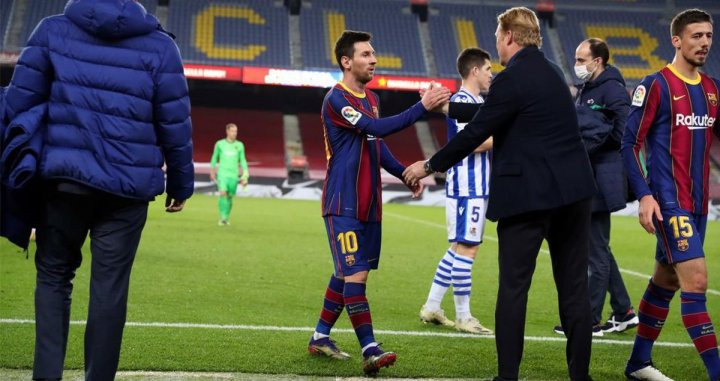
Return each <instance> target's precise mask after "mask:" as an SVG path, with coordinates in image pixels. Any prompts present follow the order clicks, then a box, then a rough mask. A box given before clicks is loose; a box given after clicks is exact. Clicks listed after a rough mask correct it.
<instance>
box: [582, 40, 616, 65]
mask: <svg viewBox="0 0 720 381" xmlns="http://www.w3.org/2000/svg"><path fill="white" fill-rule="evenodd" d="M583 42H587V43H588V47H589V48H590V55H591V56H592V58H598V57H600V58H602V65H603V67H605V66H607V64H608V61H609V60H610V49H608V46H607V43H606V42H605V41H603V40H601V39H599V38H588V39H587V40H585V41H583Z"/></svg>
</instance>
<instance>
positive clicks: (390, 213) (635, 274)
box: [383, 211, 720, 296]
mask: <svg viewBox="0 0 720 381" xmlns="http://www.w3.org/2000/svg"><path fill="white" fill-rule="evenodd" d="M383 214H385V215H388V216H392V217H395V218H399V219H401V220H405V221H412V222H415V223H418V224H422V225H427V226H432V227H436V228H440V229H443V230H444V229H445V225H441V224H438V223H435V222H430V221H425V220H420V219H417V218H412V217H407V216H403V215H402V214H397V213H392V212H386V211H383ZM483 238H484V239H487V240H488V241H494V242H497V238H496V237H493V236H490V235H484V236H483ZM540 252H541V253H543V254H550V251H548V250H547V249H540ZM620 272H621V273H623V274H627V275H632V276H635V277H638V278H643V279H650V275H649V274H643V273H639V272H637V271H633V270H628V269H623V268H620ZM707 293H708V294H712V295H718V296H720V291H718V290H713V289H710V288H709V289H707Z"/></svg>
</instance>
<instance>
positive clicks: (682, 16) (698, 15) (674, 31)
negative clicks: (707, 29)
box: [670, 8, 713, 37]
mask: <svg viewBox="0 0 720 381" xmlns="http://www.w3.org/2000/svg"><path fill="white" fill-rule="evenodd" d="M700 22H709V23H710V24H712V23H713V20H712V16H710V14H709V13H707V12H705V11H703V10H702V9H697V8H693V9H686V10H684V11H682V12H680V13H678V14H676V15H675V17H673V19H672V22H670V36H671V37H672V36H680V34H681V33H682V32H683V30H685V27H686V26H688V25H689V24H695V23H700Z"/></svg>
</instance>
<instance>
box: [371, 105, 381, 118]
mask: <svg viewBox="0 0 720 381" xmlns="http://www.w3.org/2000/svg"><path fill="white" fill-rule="evenodd" d="M372 111H373V114H375V117H376V118H379V117H380V111H378V108H377V106H372Z"/></svg>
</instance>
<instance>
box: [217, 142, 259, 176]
mask: <svg viewBox="0 0 720 381" xmlns="http://www.w3.org/2000/svg"><path fill="white" fill-rule="evenodd" d="M218 161H219V162H220V165H219V166H220V168H219V169H218V172H217V176H218V177H231V178H235V179H237V178H238V164H240V166H241V167H242V172H243V173H242V178H243V179H247V178H248V177H249V176H250V174H249V173H248V165H247V161H246V160H245V146H244V145H243V144H242V142H241V141H239V140H236V141H234V142H232V143H230V142H229V141H227V139H220V140H218V141H217V143H215V150H214V151H213V155H212V159H210V167H212V168H215V167H216V165H217V164H218Z"/></svg>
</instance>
